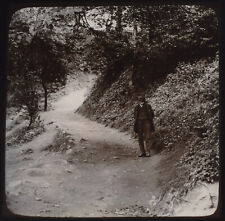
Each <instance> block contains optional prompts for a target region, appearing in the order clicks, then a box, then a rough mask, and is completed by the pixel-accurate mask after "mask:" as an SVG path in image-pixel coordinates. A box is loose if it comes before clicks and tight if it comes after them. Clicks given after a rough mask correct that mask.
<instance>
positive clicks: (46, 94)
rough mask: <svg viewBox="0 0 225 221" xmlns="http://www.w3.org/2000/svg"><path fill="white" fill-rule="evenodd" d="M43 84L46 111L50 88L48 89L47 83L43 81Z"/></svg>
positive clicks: (45, 109)
mask: <svg viewBox="0 0 225 221" xmlns="http://www.w3.org/2000/svg"><path fill="white" fill-rule="evenodd" d="M42 86H43V89H44V93H45V104H44V111H47V107H48V89H47V85H46V84H45V83H44V82H42Z"/></svg>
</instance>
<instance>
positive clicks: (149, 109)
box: [134, 102, 155, 133]
mask: <svg viewBox="0 0 225 221" xmlns="http://www.w3.org/2000/svg"><path fill="white" fill-rule="evenodd" d="M143 106H144V108H146V112H147V115H148V120H149V121H150V124H151V128H152V132H154V131H155V126H154V123H153V118H154V112H153V110H152V107H151V105H150V104H148V103H146V102H144V105H143ZM139 110H140V105H139V104H138V105H137V106H136V107H135V109H134V120H135V123H134V132H135V133H137V132H138V115H139Z"/></svg>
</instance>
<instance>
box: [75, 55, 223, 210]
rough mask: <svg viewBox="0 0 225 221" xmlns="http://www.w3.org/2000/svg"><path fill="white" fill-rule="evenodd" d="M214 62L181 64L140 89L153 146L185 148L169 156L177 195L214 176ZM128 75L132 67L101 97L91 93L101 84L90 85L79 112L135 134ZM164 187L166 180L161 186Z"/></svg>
mask: <svg viewBox="0 0 225 221" xmlns="http://www.w3.org/2000/svg"><path fill="white" fill-rule="evenodd" d="M218 67H219V66H218V55H217V56H216V57H215V58H208V59H200V60H198V61H196V62H194V63H180V64H179V65H178V67H177V68H176V71H175V72H174V73H171V74H168V75H167V77H166V78H164V79H161V80H158V82H155V83H154V84H150V85H149V86H148V88H147V89H146V90H145V91H144V92H143V93H144V94H145V95H146V98H147V101H148V102H149V103H150V104H151V105H152V107H153V110H154V111H155V119H154V123H155V126H156V132H155V139H156V141H157V142H156V146H155V148H156V149H157V148H158V150H161V149H163V151H164V152H165V153H166V152H168V151H169V152H171V151H177V150H179V149H183V151H184V152H183V154H182V155H181V156H180V157H179V156H177V157H175V158H174V159H175V161H174V165H175V164H176V168H177V174H178V175H177V177H176V176H175V177H173V178H172V177H171V180H170V181H169V182H170V183H171V186H173V187H174V188H178V192H179V194H180V195H186V193H187V192H188V191H189V190H190V189H191V188H193V187H194V186H196V184H197V183H198V182H202V181H203V182H206V183H214V182H216V181H218V180H219V68H218ZM130 76H131V70H129V69H128V70H127V71H125V72H123V73H122V74H121V75H120V77H119V79H118V80H117V81H116V82H114V83H113V84H112V85H111V87H110V88H109V89H108V90H106V91H105V92H104V94H103V96H102V97H99V96H98V94H97V93H95V92H96V90H98V87H99V88H100V87H101V85H95V88H94V89H93V92H92V94H90V96H89V97H88V98H87V99H86V100H85V102H84V103H83V105H82V106H81V107H80V108H79V109H78V111H79V113H82V114H83V115H84V116H86V117H89V118H90V119H92V120H97V121H98V122H100V123H103V124H105V125H106V126H110V127H114V128H118V129H120V130H122V131H128V132H129V133H130V134H132V135H134V133H133V123H134V119H133V112H134V107H135V105H136V103H137V94H135V93H132V88H131V87H130V86H129V84H130ZM90 107H91V108H90ZM161 166H162V167H163V165H161ZM179 171H180V172H179ZM181 174H183V175H181ZM167 186H168V183H167V185H165V187H164V188H165V190H166V189H167ZM168 194H169V193H168ZM166 196H167V194H166ZM166 196H165V199H166ZM165 201H166V200H165ZM165 201H162V202H164V203H165ZM162 202H161V203H162ZM166 205H167V204H165V205H164V206H163V207H162V208H164V209H165V208H166ZM157 206H159V205H158V204H157ZM158 212H159V211H158ZM164 212H165V211H164ZM162 213H163V212H162Z"/></svg>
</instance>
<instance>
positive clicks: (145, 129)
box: [134, 95, 155, 157]
mask: <svg viewBox="0 0 225 221" xmlns="http://www.w3.org/2000/svg"><path fill="white" fill-rule="evenodd" d="M138 100H139V104H138V105H137V106H136V107H135V109H134V119H135V124H134V131H135V132H136V133H138V142H139V147H140V151H141V154H140V155H139V157H145V156H146V157H150V149H151V146H152V140H151V137H152V132H154V131H155V127H154V123H153V118H154V112H153V110H152V107H151V105H150V104H148V103H147V102H146V100H145V96H144V95H143V96H139V97H138ZM144 141H145V146H144ZM145 149H146V151H147V152H148V154H146V151H145Z"/></svg>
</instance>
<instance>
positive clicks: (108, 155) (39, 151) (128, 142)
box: [6, 75, 207, 217]
mask: <svg viewBox="0 0 225 221" xmlns="http://www.w3.org/2000/svg"><path fill="white" fill-rule="evenodd" d="M94 79H95V78H94V76H91V75H90V76H89V77H86V78H82V79H81V80H80V82H82V83H78V82H77V81H76V80H75V79H73V80H71V81H70V82H69V83H68V85H67V87H66V89H65V95H61V96H59V97H60V98H59V99H56V98H55V102H54V104H53V105H52V106H53V110H50V111H48V112H45V113H41V119H43V120H44V122H45V124H46V132H45V133H43V134H41V135H39V136H37V137H36V138H34V139H33V140H32V141H31V142H29V143H27V144H23V145H21V146H15V147H13V146H10V147H7V150H6V191H7V192H6V193H7V202H8V207H9V209H10V210H11V211H12V212H14V213H16V214H21V215H28V216H29V215H30V216H62V217H67V216H73V217H96V216H97V217H98V216H100V217H102V216H118V214H115V213H110V212H104V211H111V210H115V209H117V208H125V207H129V206H134V205H141V206H144V207H151V205H149V200H150V199H151V198H152V196H153V195H157V194H159V193H160V190H161V189H160V184H161V183H162V182H166V180H168V179H169V178H170V176H171V175H172V174H173V173H174V168H173V166H171V165H170V166H171V169H170V170H169V172H168V171H167V172H166V173H165V172H164V171H162V170H161V169H160V167H159V164H160V163H161V162H163V160H164V158H165V157H166V156H165V155H162V154H158V155H153V156H152V157H151V158H138V157H137V154H138V152H137V150H138V144H137V142H136V140H133V139H132V138H131V137H130V135H128V134H125V133H121V132H119V131H117V130H115V129H112V128H107V127H105V126H103V125H101V124H98V123H96V122H93V121H90V120H88V119H86V118H84V117H82V116H81V115H79V114H76V113H75V110H76V109H77V108H78V107H79V106H80V105H81V104H82V102H83V100H84V99H85V96H87V93H88V90H89V89H90V88H91V86H92V85H93V82H94ZM74 85H75V86H74ZM51 122H53V123H52V124H48V123H51ZM56 126H58V127H59V128H60V129H62V130H64V131H66V132H67V133H69V134H71V137H72V138H74V140H75V141H77V143H76V145H75V146H73V147H72V148H71V151H67V152H66V153H63V154H62V153H54V152H51V153H49V152H46V151H43V148H44V147H46V146H47V145H49V144H51V143H53V142H54V139H55V135H56V133H57V130H56ZM12 130H13V129H12ZM9 133H10V131H9ZM11 133H12V132H11ZM81 139H84V142H81ZM27 149H31V150H32V152H31V153H30V154H27V155H25V154H24V151H25V150H27ZM76 154H77V155H76ZM68 159H70V160H71V159H72V162H69V161H68ZM205 200H207V199H205ZM184 211H185V208H183V212H184ZM177 214H178V215H179V214H184V213H182V205H181V208H179V209H178V210H177ZM145 215H146V214H145ZM123 216H126V214H124V215H123Z"/></svg>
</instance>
